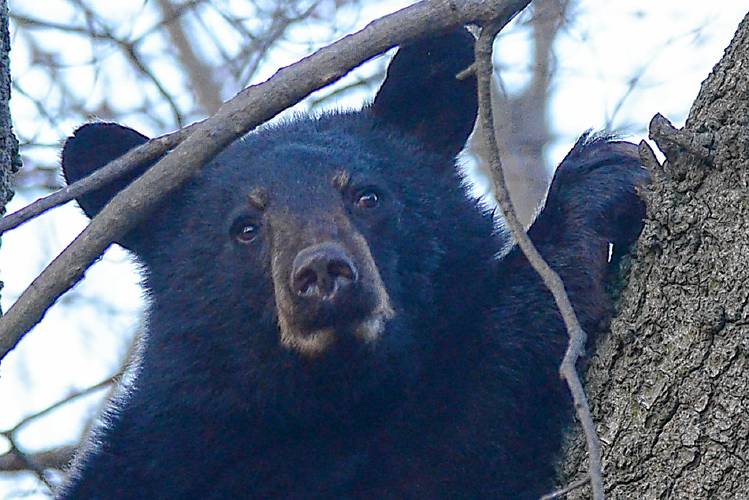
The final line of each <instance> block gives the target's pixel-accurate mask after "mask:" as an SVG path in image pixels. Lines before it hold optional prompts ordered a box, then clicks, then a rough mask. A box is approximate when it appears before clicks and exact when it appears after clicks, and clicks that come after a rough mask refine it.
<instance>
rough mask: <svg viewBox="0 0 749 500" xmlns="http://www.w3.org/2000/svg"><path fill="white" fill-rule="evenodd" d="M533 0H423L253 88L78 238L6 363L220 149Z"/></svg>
mask: <svg viewBox="0 0 749 500" xmlns="http://www.w3.org/2000/svg"><path fill="white" fill-rule="evenodd" d="M528 3H530V0H491V1H489V0H423V1H421V2H418V3H416V4H414V5H411V6H409V7H406V8H405V9H402V10H400V11H398V12H395V13H393V14H390V15H388V16H385V17H383V18H380V19H378V20H376V21H373V22H372V23H370V24H369V25H367V26H366V27H365V28H364V29H362V30H361V31H359V32H357V33H355V34H352V35H348V36H346V37H344V38H343V39H341V40H338V41H337V42H335V43H333V44H331V45H329V46H328V47H325V48H323V49H320V50H318V51H317V52H315V53H314V54H312V55H310V56H308V57H306V58H304V59H302V60H301V61H299V62H298V63H295V64H293V65H291V66H287V67H285V68H282V69H280V70H278V71H277V72H276V74H275V75H273V76H272V77H271V78H270V79H269V80H268V81H266V82H264V83H262V84H260V85H254V86H251V87H248V88H246V89H245V90H243V91H242V92H240V93H239V94H237V96H236V97H234V98H233V99H231V100H230V101H228V102H226V103H225V104H224V105H223V106H221V108H220V109H219V110H218V112H217V113H216V114H215V115H213V116H212V117H211V118H209V119H208V120H206V121H205V122H203V123H201V124H200V125H198V126H197V128H196V130H195V131H194V132H193V133H192V134H190V136H189V137H187V139H185V140H184V141H183V142H182V143H181V144H180V145H179V146H177V148H176V149H175V150H174V151H173V152H172V153H171V154H168V155H167V156H166V157H164V158H163V159H162V160H160V161H159V162H158V163H157V164H156V165H154V166H153V167H152V168H151V169H149V170H148V171H147V172H146V173H145V174H143V176H142V177H140V178H138V179H136V180H135V181H134V182H133V183H132V184H131V185H130V186H128V187H127V188H125V189H124V190H123V191H121V192H120V193H118V194H117V195H116V196H115V197H114V198H113V199H112V200H111V201H110V202H109V203H108V204H107V206H105V207H104V209H103V210H102V211H101V212H100V213H99V215H97V216H96V217H94V219H93V220H92V221H91V223H90V224H89V225H88V227H86V229H84V231H83V232H82V233H81V234H80V235H78V237H77V238H76V239H75V240H74V241H73V242H72V243H71V244H70V245H69V246H68V247H67V248H66V249H65V250H64V251H63V252H62V253H61V254H60V255H59V256H58V257H57V258H55V259H54V260H53V261H52V262H51V263H50V264H49V266H47V268H45V269H44V271H42V273H41V274H40V275H39V276H38V277H37V278H36V279H35V280H34V281H33V282H32V283H31V285H30V286H29V287H28V288H27V289H26V290H25V291H24V292H23V293H22V294H21V296H20V297H19V298H18V300H17V301H16V302H15V303H14V304H13V305H12V306H11V307H10V309H9V310H8V312H7V313H6V314H5V316H3V318H2V319H0V359H2V358H4V357H5V355H6V354H7V353H8V352H10V350H11V349H13V348H14V347H15V346H16V345H17V344H18V342H19V341H20V340H21V338H22V337H23V336H24V335H25V334H26V332H28V331H29V329H31V328H32V327H33V326H34V325H35V324H37V323H38V322H39V321H40V320H41V318H42V317H43V316H44V314H45V312H46V311H47V309H48V308H49V306H50V305H51V304H52V303H54V302H55V301H56V300H57V298H59V297H60V295H62V294H63V293H64V292H65V291H67V290H68V289H70V288H71V287H72V286H73V285H75V284H76V283H77V282H78V281H80V279H81V278H82V277H83V274H84V273H85V271H86V269H87V268H88V266H90V265H91V263H92V262H93V261H94V260H95V259H96V258H97V257H98V256H99V255H101V253H102V252H103V251H104V250H106V248H107V247H108V246H109V245H110V244H111V243H112V241H114V240H115V239H118V238H120V237H121V236H123V235H124V234H125V233H126V232H127V231H128V230H130V229H131V228H132V227H134V226H135V225H136V224H137V223H138V222H139V221H140V220H141V219H142V218H143V217H144V216H145V215H146V214H147V213H148V212H149V211H150V210H152V209H153V208H154V207H155V206H156V204H157V203H158V202H159V200H160V199H161V198H162V197H164V196H165V195H166V194H167V193H169V192H171V191H172V190H174V189H176V188H177V187H179V186H180V185H181V184H182V183H183V182H185V181H186V180H187V179H189V178H190V177H191V176H193V175H194V174H195V173H197V172H198V171H199V170H200V169H201V167H202V166H203V165H204V164H206V163H207V162H208V161H210V160H211V159H212V158H213V157H214V156H215V155H216V154H218V152H219V151H221V149H223V148H224V147H226V146H227V145H228V144H229V143H231V142H232V141H234V140H235V139H237V138H238V137H240V136H241V135H243V134H245V133H247V132H248V131H249V130H252V129H253V128H254V127H256V126H257V125H259V124H261V123H263V122H265V121H267V120H269V119H270V118H272V117H273V116H275V115H276V114H278V113H279V112H281V111H283V110H284V109H286V108H287V107H289V106H291V105H294V104H296V103H297V102H299V101H300V100H301V99H302V98H304V97H305V96H307V95H309V94H310V93H311V92H313V91H315V90H317V89H319V88H322V87H324V86H325V85H328V84H330V83H332V82H334V81H335V80H337V79H338V78H340V77H342V76H343V75H345V74H346V73H348V72H349V71H351V70H352V69H353V68H355V67H356V66H358V65H359V64H361V63H362V62H364V61H366V60H369V59H371V58H372V57H374V56H376V55H378V54H381V53H383V52H385V51H386V50H388V49H390V48H392V47H394V46H395V45H397V44H399V43H404V42H409V41H412V40H416V39H419V38H422V37H424V36H425V35H427V34H429V33H434V32H440V31H446V30H448V29H454V28H457V27H458V26H461V25H464V24H468V23H477V22H478V23H481V22H485V21H488V20H490V19H500V20H503V21H504V22H505V23H506V22H507V21H508V20H509V19H511V18H512V17H513V16H514V15H515V14H516V13H517V12H519V11H520V10H522V9H523V8H525V7H526V6H527V5H528Z"/></svg>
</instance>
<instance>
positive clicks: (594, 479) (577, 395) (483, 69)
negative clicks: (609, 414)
mask: <svg viewBox="0 0 749 500" xmlns="http://www.w3.org/2000/svg"><path fill="white" fill-rule="evenodd" d="M508 21H509V19H505V20H499V21H496V22H493V23H491V24H488V25H484V27H483V29H482V30H481V35H480V36H479V39H478V41H477V42H476V78H477V80H478V96H479V121H480V123H481V126H482V127H483V131H484V141H485V144H486V145H487V153H488V155H487V156H488V158H487V159H488V161H489V164H490V166H491V171H492V173H493V179H492V181H493V184H494V193H495V195H496V196H497V201H498V202H499V206H500V207H501V208H502V212H503V213H504V216H505V222H506V224H507V227H509V228H510V231H511V232H512V235H513V237H514V238H515V241H517V244H518V246H519V247H520V249H521V250H522V251H523V254H524V255H525V257H526V258H527V259H528V262H529V263H530V265H531V266H532V267H533V269H534V270H535V271H536V272H537V273H538V275H539V276H540V277H541V279H542V280H543V282H544V284H545V285H546V287H547V288H548V289H549V291H550V292H551V293H552V294H553V295H554V300H555V301H556V304H557V307H558V308H559V312H560V313H561V315H562V319H563V320H564V324H565V326H566V327H567V333H568V335H569V344H568V346H567V352H566V353H565V355H564V359H563V360H562V364H561V366H560V368H559V373H560V375H561V376H562V378H564V379H565V380H566V381H567V385H568V387H569V389H570V393H572V399H573V401H574V404H575V410H576V412H577V418H578V419H579V420H580V424H581V425H582V428H583V431H584V433H585V438H586V442H587V445H588V455H589V457H590V464H589V469H590V481H591V486H592V489H593V498H594V499H595V500H603V498H604V493H603V479H602V474H601V451H600V445H599V443H598V436H597V435H596V429H595V425H594V424H593V418H592V417H591V414H590V408H589V406H588V400H587V398H586V396H585V390H584V388H583V385H582V383H581V382H580V378H579V377H578V375H577V370H576V366H575V365H576V363H577V360H578V358H579V357H580V356H581V355H582V353H583V350H584V348H585V340H586V337H587V335H586V334H585V331H584V330H583V329H582V326H580V322H579V321H578V319H577V315H576V314H575V311H574V309H573V308H572V303H571V302H570V299H569V297H568V296H567V292H566V291H565V289H564V283H563V282H562V280H561V278H560V277H559V275H558V274H557V273H556V272H555V271H554V270H553V269H552V268H551V267H549V265H548V264H547V263H546V261H545V260H544V259H543V257H541V254H539V253H538V250H537V249H536V247H535V246H534V245H533V243H532V242H531V240H530V238H529V237H528V235H527V234H526V233H525V229H524V228H523V225H522V224H521V223H520V221H519V220H518V218H517V215H516V214H515V209H514V207H513V205H512V201H511V200H510V193H509V192H508V191H507V184H506V182H505V178H504V173H503V169H502V161H501V159H500V155H499V149H498V146H497V139H496V135H495V132H494V117H493V116H492V106H491V75H492V46H493V43H494V38H495V37H496V35H497V33H499V31H500V30H501V29H502V28H503V27H504V24H506V23H507V22H508Z"/></svg>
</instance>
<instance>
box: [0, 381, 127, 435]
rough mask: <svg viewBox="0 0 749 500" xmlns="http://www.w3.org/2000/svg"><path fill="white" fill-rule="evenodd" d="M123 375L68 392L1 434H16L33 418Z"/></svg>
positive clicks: (106, 385) (112, 382) (106, 384)
mask: <svg viewBox="0 0 749 500" xmlns="http://www.w3.org/2000/svg"><path fill="white" fill-rule="evenodd" d="M121 377H122V372H121V371H120V372H118V373H115V374H114V375H112V376H111V377H108V378H106V379H104V380H102V381H101V382H99V383H97V384H94V385H92V386H90V387H86V388H85V389H81V390H79V391H75V392H72V393H71V394H68V395H67V396H65V397H64V398H62V399H60V400H58V401H56V402H54V403H52V404H51V405H49V406H47V407H46V408H44V409H43V410H39V411H38V412H36V413H32V414H31V415H27V416H26V417H24V418H23V419H22V420H21V421H20V422H18V423H17V424H16V425H14V426H13V427H12V428H10V429H8V430H7V431H2V432H0V434H3V435H11V434H15V433H17V432H18V431H19V429H21V427H23V426H24V425H26V424H28V423H29V422H31V421H32V420H36V419H38V418H40V417H43V416H45V415H48V414H50V413H51V412H53V411H55V410H56V409H58V408H60V407H61V406H64V405H66V404H68V403H70V402H71V401H74V400H76V399H78V398H81V397H83V396H87V395H89V394H91V393H93V392H96V391H98V390H99V389H103V388H104V387H108V386H110V385H112V384H114V383H116V382H117V381H118V380H119V379H120V378H121Z"/></svg>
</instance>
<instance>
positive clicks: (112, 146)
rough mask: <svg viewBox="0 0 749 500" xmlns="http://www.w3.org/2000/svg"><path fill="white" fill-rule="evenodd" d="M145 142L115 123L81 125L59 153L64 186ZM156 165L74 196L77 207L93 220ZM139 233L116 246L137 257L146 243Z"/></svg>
mask: <svg viewBox="0 0 749 500" xmlns="http://www.w3.org/2000/svg"><path fill="white" fill-rule="evenodd" d="M146 142H148V137H146V136H145V135H143V134H141V133H140V132H136V131H135V130H133V129H131V128H128V127H123V126H122V125H119V124H117V123H102V122H97V123H87V124H86V125H83V126H82V127H80V128H78V129H77V130H76V131H75V132H74V133H73V135H72V136H71V137H69V138H68V140H67V141H65V146H64V147H63V150H62V173H63V175H64V176H65V182H66V184H68V185H70V184H72V183H74V182H76V181H77V180H80V179H82V178H84V177H86V176H88V175H90V174H92V173H94V172H95V171H96V170H99V169H100V168H102V167H103V166H105V165H106V164H107V163H109V162H110V161H112V160H114V159H116V158H118V157H120V156H122V155H124V154H125V153H127V152H128V151H130V150H131V149H133V148H135V147H137V146H140V145H141V144H144V143H146ZM157 161H158V159H155V160H153V161H150V162H147V163H145V164H143V165H138V166H137V167H135V168H134V169H132V170H130V171H129V172H127V173H126V174H124V175H122V176H121V177H119V178H117V179H115V180H113V181H111V182H110V183H109V184H107V185H105V186H103V187H101V188H99V189H96V190H94V191H91V192H89V193H85V194H82V195H80V196H78V197H77V198H76V200H77V201H78V204H79V205H80V206H81V208H82V209H83V211H84V212H85V213H86V215H87V216H88V217H89V218H93V217H94V216H95V215H96V214H98V213H99V212H100V211H101V209H102V208H104V206H105V205H106V204H107V203H109V200H111V199H112V198H113V197H114V196H115V195H116V194H117V193H119V192H120V191H122V190H123V189H125V188H126V187H127V186H128V185H129V184H130V183H131V182H133V181H134V180H135V179H136V178H137V177H139V176H140V175H142V174H143V173H144V172H145V171H146V170H147V169H148V168H149V167H150V166H151V165H153V164H154V163H156V162H157ZM145 227H146V228H147V227H149V226H148V225H146V226H145ZM141 233H142V231H141V230H140V229H138V228H136V229H134V230H132V231H130V232H129V233H128V234H126V235H125V236H124V237H123V238H121V239H120V240H118V241H117V243H119V244H120V245H122V246H124V247H125V248H128V249H130V250H133V251H135V252H136V253H138V249H139V248H141V247H142V245H141V244H140V243H141V242H142V241H144V240H147V238H145V239H144V238H143V237H142V236H143V235H142V234H141Z"/></svg>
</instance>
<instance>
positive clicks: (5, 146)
mask: <svg viewBox="0 0 749 500" xmlns="http://www.w3.org/2000/svg"><path fill="white" fill-rule="evenodd" d="M9 53H10V34H9V33H8V2H7V0H0V215H3V214H5V206H6V205H7V204H8V202H9V201H10V199H11V198H12V197H13V178H14V174H15V173H16V172H17V171H18V169H19V168H20V167H21V159H20V156H18V140H16V136H15V135H13V123H12V122H11V119H10V106H9V104H10V57H9ZM2 286H3V283H2V282H1V281H0V289H2Z"/></svg>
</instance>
